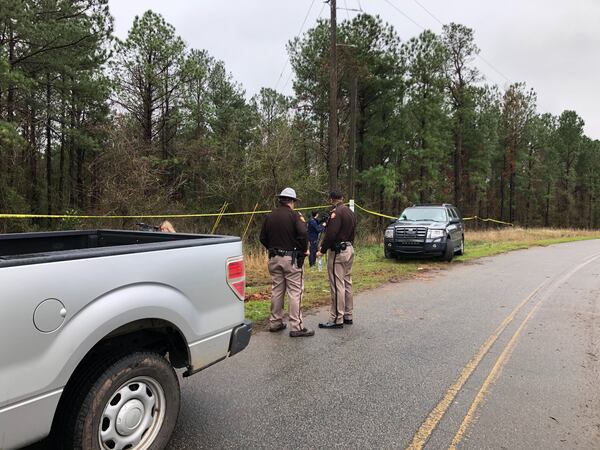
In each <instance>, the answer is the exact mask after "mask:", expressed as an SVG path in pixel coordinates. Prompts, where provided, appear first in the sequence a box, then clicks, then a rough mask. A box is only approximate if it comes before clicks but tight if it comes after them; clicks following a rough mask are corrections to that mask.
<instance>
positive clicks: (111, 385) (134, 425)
mask: <svg viewBox="0 0 600 450" xmlns="http://www.w3.org/2000/svg"><path fill="white" fill-rule="evenodd" d="M113 361H114V360H113ZM82 383H83V384H80V387H81V388H82V389H81V390H79V391H78V392H73V397H72V399H71V400H72V402H69V403H68V404H67V408H68V412H67V417H66V418H65V421H64V424H63V426H62V427H61V429H60V430H59V431H58V432H59V433H60V434H62V436H59V439H60V441H61V444H62V445H61V446H60V447H61V448H64V449H73V448H78V449H82V450H112V449H124V448H126V449H131V450H147V449H155V448H157V449H158V448H166V446H167V444H168V443H169V439H170V438H171V434H172V433H173V430H174V428H175V423H176V422H177V416H178V415H179V406H180V392H179V380H178V379H177V374H176V373H175V371H174V370H173V368H172V367H171V365H170V364H169V362H168V361H167V360H166V359H165V358H163V357H162V356H161V355H159V354H157V353H153V352H135V353H131V354H128V355H126V356H124V357H122V358H120V359H117V360H116V361H114V362H112V363H110V362H109V363H108V364H103V363H102V362H98V365H97V369H96V370H91V371H90V372H89V373H88V375H87V376H86V379H85V380H82Z"/></svg>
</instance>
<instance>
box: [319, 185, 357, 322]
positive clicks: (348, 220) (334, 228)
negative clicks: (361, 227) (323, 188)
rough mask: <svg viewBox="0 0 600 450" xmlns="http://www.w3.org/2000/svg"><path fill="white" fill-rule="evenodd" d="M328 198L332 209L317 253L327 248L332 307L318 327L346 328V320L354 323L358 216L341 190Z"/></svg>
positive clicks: (323, 251) (321, 252)
mask: <svg viewBox="0 0 600 450" xmlns="http://www.w3.org/2000/svg"><path fill="white" fill-rule="evenodd" d="M329 200H330V202H331V204H332V205H333V209H332V210H331V212H330V215H329V221H328V222H327V229H326V231H325V238H324V239H323V242H322V244H321V249H320V250H319V253H317V256H321V255H322V254H324V253H325V252H327V272H328V274H329V287H330V290H331V309H330V311H329V322H325V323H320V324H319V328H343V327H344V324H346V325H352V320H353V318H352V314H353V309H354V305H353V298H352V263H353V262H354V246H353V243H354V231H355V229H356V217H355V215H354V213H353V212H352V211H351V210H350V208H348V207H347V206H346V205H344V198H343V196H342V194H340V193H339V192H332V193H331V194H330V195H329Z"/></svg>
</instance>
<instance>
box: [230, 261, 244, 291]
mask: <svg viewBox="0 0 600 450" xmlns="http://www.w3.org/2000/svg"><path fill="white" fill-rule="evenodd" d="M227 284H228V285H229V287H230V288H231V289H232V290H233V292H234V293H235V295H237V296H238V298H239V299H240V300H244V298H245V295H246V268H245V267H244V258H243V257H237V258H232V259H228V260H227Z"/></svg>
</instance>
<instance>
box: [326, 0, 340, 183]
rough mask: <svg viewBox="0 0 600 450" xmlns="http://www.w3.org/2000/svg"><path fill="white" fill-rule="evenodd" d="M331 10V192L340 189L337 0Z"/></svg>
mask: <svg viewBox="0 0 600 450" xmlns="http://www.w3.org/2000/svg"><path fill="white" fill-rule="evenodd" d="M330 7H331V8H330V9H331V24H330V34H331V36H330V37H331V48H330V61H329V149H328V152H327V169H328V174H329V190H330V191H337V189H338V148H337V133H338V126H337V21H336V13H337V10H336V0H330Z"/></svg>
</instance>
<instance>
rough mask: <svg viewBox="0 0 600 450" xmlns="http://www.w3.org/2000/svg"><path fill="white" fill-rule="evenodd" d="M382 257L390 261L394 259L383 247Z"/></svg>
mask: <svg viewBox="0 0 600 450" xmlns="http://www.w3.org/2000/svg"><path fill="white" fill-rule="evenodd" d="M383 255H384V256H385V259H392V258H393V257H394V255H393V254H392V252H390V251H389V250H388V249H387V248H385V247H383Z"/></svg>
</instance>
